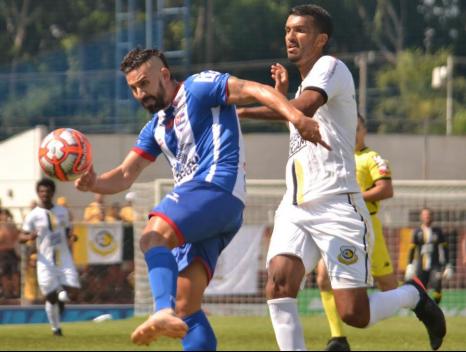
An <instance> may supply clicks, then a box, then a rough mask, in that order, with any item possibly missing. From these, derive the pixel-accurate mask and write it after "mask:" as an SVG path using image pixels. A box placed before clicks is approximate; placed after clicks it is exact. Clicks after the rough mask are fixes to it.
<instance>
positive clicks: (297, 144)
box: [288, 131, 307, 157]
mask: <svg viewBox="0 0 466 352" xmlns="http://www.w3.org/2000/svg"><path fill="white" fill-rule="evenodd" d="M306 145H307V141H305V140H304V139H303V138H302V137H301V135H300V134H299V133H298V132H297V131H295V132H293V134H292V135H291V136H290V150H289V153H288V157H291V156H293V155H294V154H296V153H297V152H299V151H300V150H301V149H303V148H304V147H305V146H306Z"/></svg>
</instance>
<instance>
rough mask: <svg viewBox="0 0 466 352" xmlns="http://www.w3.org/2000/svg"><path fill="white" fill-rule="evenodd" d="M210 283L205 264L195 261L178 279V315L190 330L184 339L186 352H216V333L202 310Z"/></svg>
mask: <svg viewBox="0 0 466 352" xmlns="http://www.w3.org/2000/svg"><path fill="white" fill-rule="evenodd" d="M208 283H209V278H208V275H207V272H206V268H205V266H204V264H203V263H202V262H201V261H200V260H194V261H193V262H192V263H191V264H190V265H189V266H188V267H187V268H186V269H185V270H183V271H182V272H181V273H180V275H179V277H178V292H177V296H176V315H177V316H178V317H180V318H181V319H183V321H184V322H185V323H186V324H187V325H188V327H189V330H188V332H187V334H186V335H185V336H184V337H183V340H182V344H183V350H184V351H215V350H216V349H217V339H216V337H215V333H214V331H213V329H212V327H211V325H210V323H209V321H208V319H207V317H206V315H205V313H204V311H202V309H201V303H202V297H203V295H204V291H205V289H206V288H207V285H208Z"/></svg>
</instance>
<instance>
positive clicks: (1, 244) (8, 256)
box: [0, 209, 20, 299]
mask: <svg viewBox="0 0 466 352" xmlns="http://www.w3.org/2000/svg"><path fill="white" fill-rule="evenodd" d="M17 249H18V229H17V228H16V225H15V223H14V222H13V217H12V216H11V213H10V212H9V211H8V210H7V209H0V278H1V280H0V282H1V288H2V295H3V298H7V299H8V298H19V292H20V289H19V287H20V285H19V281H20V280H19V256H18V254H17Z"/></svg>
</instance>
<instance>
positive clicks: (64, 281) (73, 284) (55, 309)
mask: <svg viewBox="0 0 466 352" xmlns="http://www.w3.org/2000/svg"><path fill="white" fill-rule="evenodd" d="M36 192H37V196H38V197H39V204H38V206H36V207H35V208H34V209H33V210H32V211H31V212H30V213H29V214H28V215H27V216H26V218H25V219H24V223H23V227H22V231H23V232H22V234H21V235H20V240H21V242H27V241H31V240H32V241H33V240H35V242H36V247H37V280H38V283H39V288H40V290H41V292H42V294H43V295H44V296H45V311H46V313H47V318H48V320H49V322H50V325H51V326H52V332H53V334H54V335H56V336H62V330H61V327H60V305H62V308H63V307H64V303H65V302H67V301H69V297H73V296H74V295H75V294H76V293H77V292H76V290H77V289H78V288H79V287H80V284H79V277H78V272H77V271H76V268H75V266H74V263H73V258H72V256H71V252H70V248H69V239H70V237H71V236H72V234H71V223H70V219H69V212H68V210H67V209H66V208H64V207H61V206H59V205H55V204H53V196H54V194H55V183H54V182H53V181H52V180H50V179H47V178H44V179H41V180H39V181H38V182H37V184H36ZM67 292H68V293H69V296H68V293H67Z"/></svg>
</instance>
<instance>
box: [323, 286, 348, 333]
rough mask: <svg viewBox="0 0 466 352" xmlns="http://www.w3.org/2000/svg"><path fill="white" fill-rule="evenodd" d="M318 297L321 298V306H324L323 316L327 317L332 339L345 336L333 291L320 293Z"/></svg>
mask: <svg viewBox="0 0 466 352" xmlns="http://www.w3.org/2000/svg"><path fill="white" fill-rule="evenodd" d="M320 297H321V298H322V305H323V306H324V311H325V315H326V316H327V320H328V324H329V326H330V334H331V335H332V337H341V336H345V334H344V332H343V322H342V321H341V319H340V315H339V314H338V311H337V305H336V304H335V297H334V296H333V291H320Z"/></svg>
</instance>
